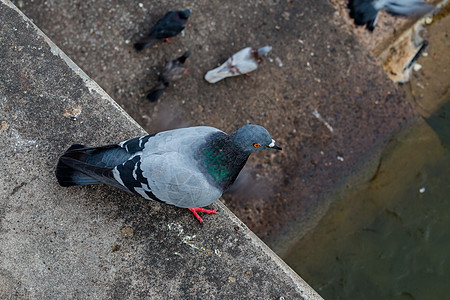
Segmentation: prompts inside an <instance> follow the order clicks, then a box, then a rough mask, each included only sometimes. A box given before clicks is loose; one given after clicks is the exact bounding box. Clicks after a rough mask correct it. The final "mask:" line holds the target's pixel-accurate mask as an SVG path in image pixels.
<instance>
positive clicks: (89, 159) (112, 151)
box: [55, 144, 131, 188]
mask: <svg viewBox="0 0 450 300" xmlns="http://www.w3.org/2000/svg"><path fill="white" fill-rule="evenodd" d="M130 155H131V154H129V153H128V152H127V151H126V150H124V149H122V148H120V147H119V146H118V145H106V146H102V147H90V146H85V145H79V144H75V145H72V146H71V147H70V148H69V149H67V151H66V152H64V154H63V155H62V156H61V157H60V158H59V160H58V164H57V165H56V169H55V175H56V178H57V180H58V183H59V184H60V185H61V186H64V187H68V186H73V185H89V184H100V183H107V184H110V185H113V186H116V187H118V186H117V183H116V182H115V180H111V178H110V177H111V174H110V172H111V170H112V169H113V168H114V167H115V166H117V165H119V164H121V163H123V162H124V161H126V160H127V159H128V158H129V157H130ZM112 181H114V182H112ZM119 188H121V187H119Z"/></svg>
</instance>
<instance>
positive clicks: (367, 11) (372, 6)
mask: <svg viewBox="0 0 450 300" xmlns="http://www.w3.org/2000/svg"><path fill="white" fill-rule="evenodd" d="M348 8H349V9H350V17H351V18H353V19H354V20H355V24H356V25H358V26H360V25H366V28H367V29H368V30H370V31H373V30H374V29H375V26H376V24H377V19H378V12H379V11H380V10H382V9H386V11H387V12H388V13H390V14H391V15H394V16H413V17H417V16H422V15H424V14H426V13H428V12H430V11H431V10H433V8H434V6H433V5H430V4H426V3H424V2H423V0H350V2H349V3H348Z"/></svg>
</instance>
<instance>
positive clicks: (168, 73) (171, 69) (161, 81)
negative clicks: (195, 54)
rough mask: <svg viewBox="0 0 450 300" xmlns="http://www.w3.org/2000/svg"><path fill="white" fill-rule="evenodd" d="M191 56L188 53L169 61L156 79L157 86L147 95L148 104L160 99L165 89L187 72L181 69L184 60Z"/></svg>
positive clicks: (185, 69) (183, 68)
mask: <svg viewBox="0 0 450 300" xmlns="http://www.w3.org/2000/svg"><path fill="white" fill-rule="evenodd" d="M189 55H191V52H190V51H186V52H184V54H183V55H182V56H180V57H178V58H177V59H174V60H171V61H169V62H168V63H167V64H166V65H165V66H164V70H163V71H162V72H161V75H159V78H158V84H157V85H155V86H154V87H153V88H152V89H151V90H150V91H148V93H147V99H148V100H149V101H150V102H155V101H157V100H158V99H159V97H161V95H162V94H163V93H164V91H165V90H166V88H167V87H168V86H169V85H170V84H171V83H172V82H173V81H174V80H178V79H180V78H181V76H182V75H183V73H185V72H186V71H187V68H185V67H183V64H184V62H185V61H186V58H188V57H189Z"/></svg>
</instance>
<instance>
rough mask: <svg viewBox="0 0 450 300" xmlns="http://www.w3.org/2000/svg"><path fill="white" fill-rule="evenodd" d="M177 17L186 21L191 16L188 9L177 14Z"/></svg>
mask: <svg viewBox="0 0 450 300" xmlns="http://www.w3.org/2000/svg"><path fill="white" fill-rule="evenodd" d="M178 15H179V16H180V19H184V20H187V19H188V18H189V16H190V15H191V10H190V9H186V10H180V11H179V12H178Z"/></svg>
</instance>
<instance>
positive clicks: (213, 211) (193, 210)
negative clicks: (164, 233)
mask: <svg viewBox="0 0 450 300" xmlns="http://www.w3.org/2000/svg"><path fill="white" fill-rule="evenodd" d="M188 209H189V210H190V211H191V212H192V213H193V214H194V217H195V218H196V219H197V220H198V221H199V222H200V224H203V220H202V218H200V216H199V215H198V213H197V212H204V213H207V214H215V213H216V212H217V211H215V210H211V209H204V208H201V207H197V208H188Z"/></svg>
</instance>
